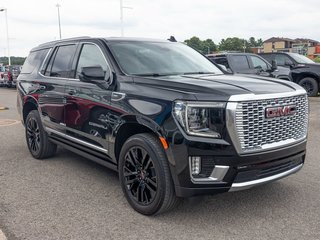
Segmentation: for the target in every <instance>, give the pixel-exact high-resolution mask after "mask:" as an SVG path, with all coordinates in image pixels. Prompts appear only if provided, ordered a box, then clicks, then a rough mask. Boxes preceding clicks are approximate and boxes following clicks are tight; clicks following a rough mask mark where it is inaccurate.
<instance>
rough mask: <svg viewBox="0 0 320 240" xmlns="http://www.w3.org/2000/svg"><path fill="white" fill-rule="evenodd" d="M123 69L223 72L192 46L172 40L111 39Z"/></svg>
mask: <svg viewBox="0 0 320 240" xmlns="http://www.w3.org/2000/svg"><path fill="white" fill-rule="evenodd" d="M108 45H109V47H110V49H111V52H112V53H113V55H114V57H115V58H116V60H117V62H118V63H119V65H120V67H121V69H122V70H123V71H124V72H125V73H126V74H129V75H145V76H148V75H152V76H162V75H178V74H205V73H213V74H222V72H221V71H220V70H219V69H218V68H217V67H216V66H215V65H214V64H213V63H212V62H211V61H210V60H208V59H207V58H205V57H204V56H202V55H201V54H200V53H198V52H197V51H195V50H193V49H192V48H190V47H188V46H186V45H184V44H182V43H173V42H134V41H130V42H125V41H124V42H109V44H108Z"/></svg>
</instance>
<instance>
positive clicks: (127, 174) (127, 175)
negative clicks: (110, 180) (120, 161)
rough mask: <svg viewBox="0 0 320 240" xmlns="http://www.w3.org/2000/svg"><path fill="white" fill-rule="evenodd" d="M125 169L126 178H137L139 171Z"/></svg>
mask: <svg viewBox="0 0 320 240" xmlns="http://www.w3.org/2000/svg"><path fill="white" fill-rule="evenodd" d="M124 169H125V173H124V176H125V177H129V176H135V175H137V174H138V172H137V171H132V170H130V169H129V168H128V167H124Z"/></svg>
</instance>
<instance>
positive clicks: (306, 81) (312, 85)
mask: <svg viewBox="0 0 320 240" xmlns="http://www.w3.org/2000/svg"><path fill="white" fill-rule="evenodd" d="M299 85H300V86H302V87H303V88H304V89H305V90H306V91H307V94H308V96H309V97H315V96H317V95H318V92H319V85H318V82H317V81H316V79H314V78H311V77H306V78H303V79H302V80H300V82H299Z"/></svg>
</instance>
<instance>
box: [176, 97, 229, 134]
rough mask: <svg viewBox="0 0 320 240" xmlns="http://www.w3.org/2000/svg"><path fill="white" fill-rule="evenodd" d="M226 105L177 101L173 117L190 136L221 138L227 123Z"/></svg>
mask: <svg viewBox="0 0 320 240" xmlns="http://www.w3.org/2000/svg"><path fill="white" fill-rule="evenodd" d="M225 105H226V104H225V103H220V102H206V103H201V102H183V101H176V102H175V103H174V106H173V115H174V117H175V118H176V119H177V121H178V122H179V124H180V125H181V127H182V128H183V129H184V130H185V131H186V133H187V134H189V135H195V136H202V137H212V138H221V133H222V130H223V128H224V123H225Z"/></svg>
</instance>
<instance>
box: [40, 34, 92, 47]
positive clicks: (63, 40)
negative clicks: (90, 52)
mask: <svg viewBox="0 0 320 240" xmlns="http://www.w3.org/2000/svg"><path fill="white" fill-rule="evenodd" d="M83 38H90V36H82V37H73V38H64V39H59V40H54V41H50V42H46V43H42V44H40V45H39V47H41V46H45V45H48V44H52V43H56V42H65V41H72V40H78V39H79V40H80V39H83Z"/></svg>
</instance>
